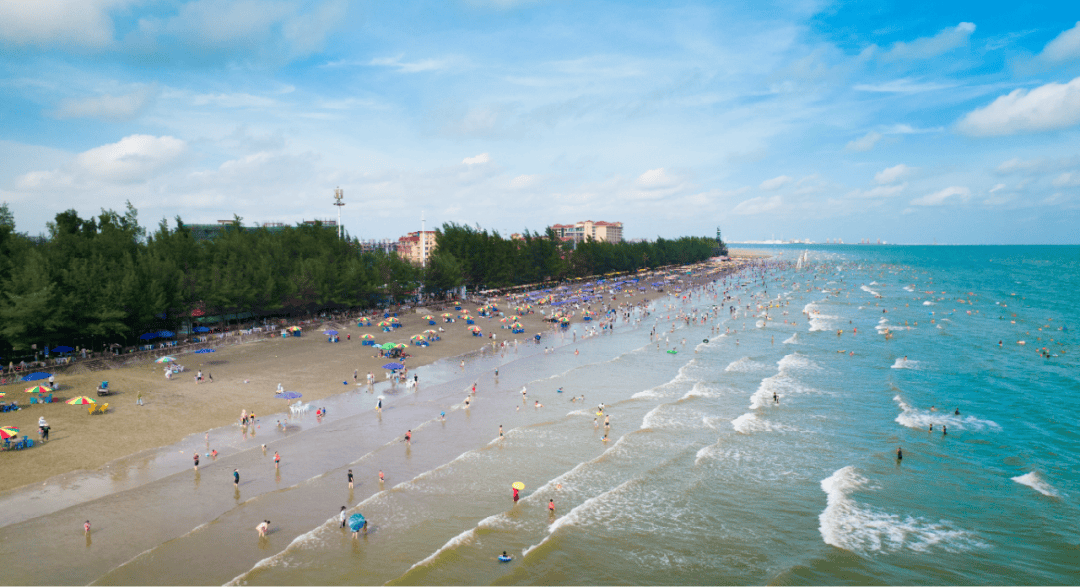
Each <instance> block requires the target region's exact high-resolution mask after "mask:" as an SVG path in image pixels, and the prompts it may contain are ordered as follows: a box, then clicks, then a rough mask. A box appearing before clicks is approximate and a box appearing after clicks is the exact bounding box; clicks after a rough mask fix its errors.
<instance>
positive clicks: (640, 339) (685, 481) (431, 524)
mask: <svg viewBox="0 0 1080 587" xmlns="http://www.w3.org/2000/svg"><path fill="white" fill-rule="evenodd" d="M765 250H768V251H769V252H771V253H772V254H773V255H774V257H773V260H772V262H771V263H770V264H768V265H765V266H763V267H762V268H758V269H754V270H750V271H747V272H744V273H742V274H738V275H735V276H732V277H729V278H728V279H727V280H726V283H725V282H719V283H717V284H714V285H713V286H711V287H710V288H708V289H706V290H695V291H693V292H683V294H686V293H692V295H691V296H690V297H687V298H683V297H681V296H680V297H675V296H672V297H669V298H666V299H663V300H660V301H658V302H657V303H655V304H654V306H653V308H652V311H651V313H650V314H649V315H644V314H643V313H640V312H639V313H635V314H634V315H633V316H631V318H630V320H628V321H624V320H620V322H619V323H618V325H617V326H616V327H615V329H614V331H612V332H610V333H606V334H603V335H597V336H588V337H586V327H587V325H586V324H582V323H577V324H575V326H574V327H573V329H572V330H569V331H567V332H565V333H561V334H555V333H553V334H547V335H546V336H545V338H544V340H543V342H542V343H541V344H540V345H528V346H522V347H515V348H512V349H507V350H505V351H502V352H498V353H495V352H487V353H484V354H481V355H478V356H474V357H469V358H468V360H467V365H466V367H465V368H464V369H462V368H460V367H459V365H458V364H457V361H456V360H455V361H446V362H442V363H438V364H435V365H432V366H430V367H426V368H423V369H421V370H420V375H421V379H422V381H425V382H427V383H426V384H425V385H424V386H422V387H421V389H420V390H419V391H417V392H413V391H405V390H402V391H398V392H395V393H390V390H387V389H383V388H381V387H380V388H377V389H376V390H374V391H373V394H380V393H386V394H387V395H388V398H387V401H386V403H387V408H386V409H385V410H384V414H383V416H382V417H381V418H377V417H376V416H375V415H374V413H373V411H372V409H371V407H372V403H373V397H372V395H373V394H370V393H367V392H365V391H360V392H354V393H349V394H344V395H343V396H341V397H340V398H337V399H336V400H334V401H333V402H328V405H330V406H331V418H330V419H328V420H327V421H325V422H323V423H322V424H321V425H315V423H314V416H313V415H312V416H311V417H310V418H311V420H312V422H311V423H309V425H308V426H302V427H301V428H300V431H299V432H297V433H293V434H290V435H284V436H280V437H278V436H271V437H270V439H269V440H270V442H271V443H272V444H271V446H270V453H272V452H273V451H274V450H281V451H282V453H283V454H288V455H296V454H303V455H305V457H304V458H303V459H302V461H303V462H301V463H296V464H292V463H291V462H290V467H289V468H285V467H283V470H284V471H285V472H283V473H282V474H281V476H280V477H281V478H279V479H277V480H275V479H273V478H269V477H268V478H265V479H264V478H256V479H253V480H251V481H250V485H245V486H244V487H243V488H242V489H243V495H240V493H239V492H238V493H237V494H236V495H234V494H233V493H231V486H230V487H229V490H228V491H225V490H222V489H221V488H220V485H221V484H220V483H218V480H214V481H210V480H209V479H210V477H209V475H212V472H210V471H208V472H207V473H205V474H206V475H208V477H206V478H204V480H203V481H202V482H201V483H200V482H199V481H198V480H195V481H194V483H193V482H192V479H191V471H190V469H189V467H188V466H187V464H186V462H180V461H179V460H178V461H177V462H176V463H175V464H173V463H172V461H170V460H169V457H166V456H164V455H166V453H169V454H171V453H177V452H178V451H177V450H175V449H176V447H170V450H169V451H163V452H162V456H161V457H160V459H158V460H156V461H155V462H157V463H158V464H157V465H155V467H156V468H152V470H153V471H156V473H154V474H152V475H150V474H148V477H149V478H148V479H147V480H146V482H145V483H144V484H132V483H131V482H130V481H128V480H125V482H127V483H129V484H130V487H128V486H125V487H127V488H125V489H123V490H122V491H119V492H117V493H113V494H111V495H105V496H103V497H100V498H94V499H88V501H86V502H85V503H82V504H80V505H78V506H73V507H70V508H66V509H65V508H54V509H55V511H51V512H44V513H42V515H39V516H37V517H34V518H32V519H26V520H14V521H12V522H11V523H9V524H8V525H6V526H4V527H2V528H0V561H2V562H4V564H5V565H6V567H5V568H6V569H7V570H8V572H9V573H11V574H9V575H8V576H9V577H10V578H12V580H13V582H16V583H24V582H28V583H42V582H44V583H76V582H80V583H88V582H97V583H99V584H117V583H140V584H158V583H191V584H215V583H216V584H221V583H227V582H234V583H237V584H253V585H254V584H343V585H344V584H384V583H390V584H489V583H497V584H765V583H769V584H1077V583H1080V533H1078V531H1077V527H1076V520H1077V519H1080V510H1078V508H1077V503H1078V502H1077V499H1078V498H1080V474H1078V473H1077V471H1078V469H1080V467H1078V465H1080V459H1078V449H1080V443H1078V438H1080V435H1078V432H1077V414H1078V413H1080V409H1078V408H1080V383H1078V378H1077V374H1078V373H1080V371H1078V366H1080V362H1078V360H1077V359H1078V351H1080V349H1078V346H1077V342H1078V338H1077V329H1078V328H1080V324H1078V322H1080V320H1078V318H1080V311H1078V310H1077V304H1078V303H1080V293H1078V292H1080V247H1039V246H1030V247H1024V246H1008V247H992V246H980V247H959V246H936V247H931V246H927V247H903V246H811V247H802V246H799V247H796V246H785V247H770V248H766V249H765ZM800 258H801V259H802V261H801V262H800V261H799V260H800ZM725 292H726V294H727V295H728V296H730V297H731V298H732V299H728V300H725ZM620 299H621V298H620ZM732 306H735V307H736V308H737V311H736V312H735V313H734V314H733V313H732V312H731V307H732ZM680 315H686V316H689V317H690V320H689V323H687V321H686V320H685V319H682V318H680ZM702 318H706V319H705V320H702ZM654 328H655V330H656V332H657V333H658V334H659V339H658V340H657V339H656V338H654V337H652V336H651V335H650V332H651V331H652V330H653V329H654ZM684 340H685V343H684V342H683V341H684ZM706 341H707V342H706ZM999 341H1000V344H999ZM1020 341H1023V342H1024V344H1019V342H1020ZM658 342H659V348H658V346H657V343H658ZM548 347H550V348H554V349H555V350H554V352H551V353H548V352H544V351H545V348H548ZM1043 347H1045V349H1046V352H1045V353H1040V352H1039V350H1040V349H1042V348H1043ZM672 348H674V349H676V350H677V351H678V353H677V354H672V353H669V352H666V351H667V350H668V349H672ZM575 351H577V352H576V353H575ZM1047 354H1048V355H1049V356H1046V355H1047ZM496 367H498V369H499V377H498V378H495V377H494V375H493V369H494V368H496ZM473 381H478V382H479V392H478V394H477V396H476V397H475V398H474V399H473V402H472V405H471V406H470V407H469V408H468V409H466V408H465V407H464V406H463V403H462V402H463V400H464V397H465V395H466V392H465V390H466V389H467V388H468V387H469V386H470V385H471V383H472V382H473ZM380 385H384V384H380ZM523 388H524V389H525V391H526V393H527V396H525V398H523V397H522V395H521V390H522V389H523ZM560 388H561V389H562V390H563V392H562V393H560V392H559V391H558V390H559V389H560ZM582 394H583V395H585V400H584V402H580V401H570V399H571V397H576V396H580V395H582ZM774 394H775V395H776V400H778V402H777V401H776V400H774ZM537 401H539V402H541V403H542V404H543V407H542V408H538V407H535V402H537ZM599 403H603V404H605V410H604V411H605V415H607V416H610V418H611V428H610V430H609V431H608V432H607V433H608V435H609V437H610V439H609V440H608V441H607V442H604V441H602V440H601V439H602V437H603V436H604V433H605V428H604V426H603V417H600V418H599V419H598V420H597V422H596V423H595V424H594V418H596V413H595V412H596V407H597V405H598V404H599ZM440 411H446V420H445V421H443V420H441V419H440V418H439V417H438V414H439V412H440ZM957 411H959V413H957ZM499 425H502V426H503V427H504V430H505V437H504V438H503V439H501V440H500V439H499V438H498V427H499ZM931 425H933V430H932V431H931V430H930V427H931ZM946 427H947V431H948V433H947V434H943V432H944V429H945V428H946ZM406 428H411V429H412V430H413V434H414V441H413V445H412V446H411V447H406V446H405V445H404V444H403V443H401V442H400V438H399V433H400V432H401V431H402V430H404V429H406ZM199 440H201V439H192V440H191V441H190V442H191V443H198V441H199ZM262 442H267V435H266V433H264V434H263V435H262V436H261V437H259V438H258V439H239V438H237V439H236V441H235V442H234V443H233V444H231V445H229V446H228V447H227V451H223V462H222V463H221V468H222V470H223V471H225V470H227V471H231V469H232V467H233V466H240V467H241V468H242V469H243V470H249V469H252V468H256V467H264V466H265V462H264V461H265V460H266V459H267V458H268V457H267V456H265V455H264V454H263V453H262V451H260V450H259V449H258V446H259V444H260V443H262ZM898 447H902V449H903V454H904V458H903V460H902V461H898V460H897V458H896V451H897V448H898ZM187 448H188V447H186V446H181V447H180V449H181V450H186V449H187ZM183 454H184V455H187V454H189V452H184V453H183ZM349 468H351V469H353V470H354V471H356V474H357V478H358V480H359V483H358V486H357V488H356V490H355V491H353V492H349V491H348V490H347V489H345V486H344V481H343V479H344V474H345V473H344V472H345V471H346V470H347V469H349ZM174 469H175V470H174ZM378 470H384V471H385V472H386V473H387V482H386V483H385V484H382V485H380V484H378V483H377V481H376V478H377V477H376V476H377V471H378ZM221 475H222V476H224V475H226V473H224V472H223V473H221ZM215 479H216V478H215ZM514 481H521V482H523V483H524V484H525V486H526V489H525V491H523V492H522V495H523V499H522V500H521V501H520V502H519V503H517V504H516V505H515V504H514V503H513V501H512V499H511V492H510V484H511V483H512V482H514ZM83 482H84V483H86V485H87V486H88V487H96V486H97V485H95V484H94V483H93V480H92V479H86V480H84V481H83ZM97 483H98V485H100V484H101V483H106V482H105V481H100V480H99V481H98V482H97ZM0 497H2V499H0V502H2V503H0V505H4V503H6V504H8V505H9V506H10V505H11V504H13V503H19V502H18V500H19V499H24V500H25V499H27V498H26V496H25V495H21V496H20V495H8V496H0ZM549 500H553V501H554V503H555V506H556V510H555V513H554V514H552V513H549V511H548V503H549ZM26 503H30V502H26ZM164 504H180V507H170V506H167V505H164ZM341 505H346V506H348V508H349V512H350V513H351V512H354V511H359V512H362V513H364V515H365V516H366V517H367V518H368V519H369V520H370V522H371V532H370V533H368V534H367V535H364V536H361V537H360V538H359V539H358V540H352V539H351V538H350V537H349V535H348V533H346V532H342V531H341V530H340V529H339V528H338V524H337V523H336V520H335V519H334V516H335V515H336V513H337V511H338V509H339V508H340V506H341ZM87 511H91V512H93V513H94V515H96V516H98V518H95V519H109V517H112V518H113V520H115V521H114V522H112V524H113V525H114V526H126V527H139V526H133V525H138V524H146V518H147V517H148V516H165V517H167V518H168V519H169V520H170V523H169V524H168V525H167V526H168V529H167V530H161V531H158V532H156V533H151V534H154V535H153V536H151V537H148V538H142V537H138V538H136V537H128V538H125V540H126V542H125V543H124V544H123V548H120V546H116V547H115V548H116V549H117V552H116V553H114V554H109V546H107V544H108V542H107V541H108V540H109V537H108V534H107V533H106V532H105V530H104V529H103V530H102V533H101V534H100V535H96V536H95V541H96V542H95V546H94V550H91V549H90V548H89V547H83V545H82V544H81V542H79V541H81V540H82V537H81V535H79V536H73V537H67V536H66V535H62V536H60V537H56V536H55V534H52V535H50V534H49V531H50V528H52V527H54V526H57V525H59V524H68V523H74V521H76V520H81V519H82V517H83V516H84V515H88V514H86V512H87ZM264 517H268V518H270V519H272V520H274V523H273V527H272V532H271V534H270V536H269V537H268V538H267V539H266V540H262V541H258V540H257V539H256V538H255V537H254V532H253V531H252V530H251V528H253V527H254V525H255V524H256V523H257V522H258V521H260V520H262V519H263V518H264ZM68 518H70V520H69V519H68ZM105 525H107V524H105ZM39 535H40V536H50V540H49V542H48V543H46V542H45V541H44V540H41V541H40V542H41V544H40V545H38V546H37V548H38V553H39V557H40V556H48V557H50V560H54V561H57V563H56V566H55V568H53V567H50V568H49V570H42V569H41V568H40V566H33V565H30V564H29V563H26V562H25V557H21V556H19V549H20V548H24V547H25V546H26V545H25V543H24V544H22V545H21V546H20V545H19V542H20V539H18V538H16V537H22V538H21V540H22V541H25V540H26V539H27V537H31V538H30V540H31V542H33V543H36V542H35V539H34V538H32V537H33V536H39ZM116 540H117V541H118V543H119V542H120V539H119V538H117V539H116ZM68 542H72V543H73V544H68ZM76 542H78V544H74V543H76ZM98 544H101V546H98ZM75 546H78V547H80V549H82V550H79V551H78V552H75ZM503 551H507V552H508V553H510V554H512V555H514V557H515V559H514V561H513V562H511V563H505V564H500V563H498V562H497V561H496V560H495V557H496V556H497V555H498V554H501V553H502V552H503ZM61 554H64V556H60V555H61ZM54 555H55V558H54ZM80 557H81V558H80Z"/></svg>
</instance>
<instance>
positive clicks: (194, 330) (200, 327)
mask: <svg viewBox="0 0 1080 587" xmlns="http://www.w3.org/2000/svg"><path fill="white" fill-rule="evenodd" d="M191 331H192V332H210V329H209V328H207V327H205V326H196V327H195V328H192V329H191Z"/></svg>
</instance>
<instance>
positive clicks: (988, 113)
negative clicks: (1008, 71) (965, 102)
mask: <svg viewBox="0 0 1080 587" xmlns="http://www.w3.org/2000/svg"><path fill="white" fill-rule="evenodd" d="M1077 123H1080V77H1078V78H1075V79H1073V80H1072V81H1070V82H1069V83H1067V84H1059V83H1055V82H1051V83H1049V84H1046V85H1044V86H1039V87H1037V88H1035V89H1033V90H1031V91H1027V90H1023V89H1017V90H1013V91H1012V92H1010V93H1009V94H1008V95H1005V96H1000V97H998V99H996V100H994V101H993V102H992V103H991V104H989V105H988V106H985V107H983V108H977V109H975V110H973V111H972V112H969V113H968V115H967V116H965V117H964V118H963V120H961V121H960V122H959V124H958V125H957V127H958V128H959V130H960V131H962V132H964V133H967V134H969V135H974V136H1000V135H1012V134H1017V133H1031V132H1043V131H1048V130H1057V129H1061V128H1066V127H1069V126H1073V125H1075V124H1077Z"/></svg>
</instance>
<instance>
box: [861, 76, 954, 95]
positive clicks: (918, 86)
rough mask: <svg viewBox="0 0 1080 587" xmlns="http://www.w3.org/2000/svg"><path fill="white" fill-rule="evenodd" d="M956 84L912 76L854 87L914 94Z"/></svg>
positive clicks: (863, 90) (951, 86) (882, 91)
mask: <svg viewBox="0 0 1080 587" xmlns="http://www.w3.org/2000/svg"><path fill="white" fill-rule="evenodd" d="M954 87H956V84H940V83H933V82H921V83H920V82H916V81H914V80H912V79H910V78H903V79H896V80H891V81H887V82H883V83H879V84H855V86H854V89H855V90H858V91H860V92H879V93H888V94H914V93H917V92H932V91H934V90H945V89H948V88H954Z"/></svg>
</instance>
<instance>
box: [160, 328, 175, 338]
mask: <svg viewBox="0 0 1080 587" xmlns="http://www.w3.org/2000/svg"><path fill="white" fill-rule="evenodd" d="M157 336H158V338H172V337H174V336H176V333H175V332H173V331H171V330H158V331H157Z"/></svg>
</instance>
